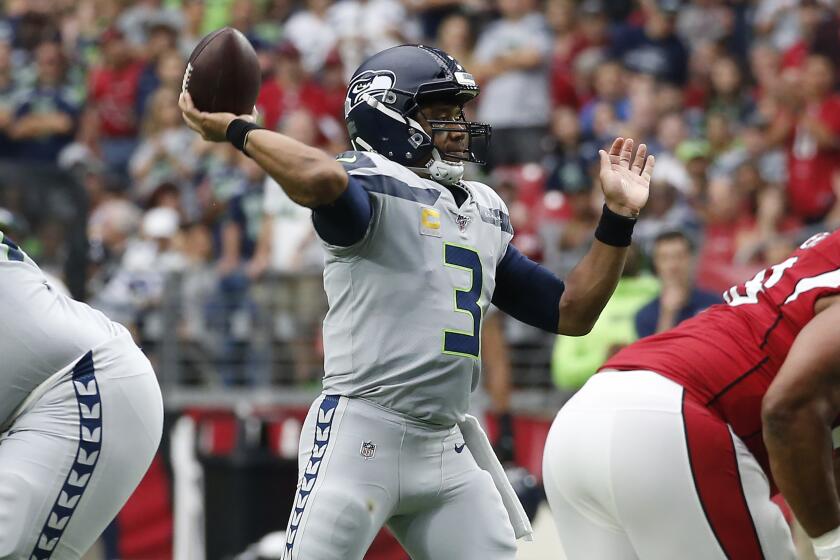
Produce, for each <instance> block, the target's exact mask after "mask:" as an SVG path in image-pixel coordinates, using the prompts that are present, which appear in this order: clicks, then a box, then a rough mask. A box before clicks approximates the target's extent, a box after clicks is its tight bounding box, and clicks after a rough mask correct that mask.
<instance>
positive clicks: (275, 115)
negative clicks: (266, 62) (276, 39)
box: [257, 41, 329, 140]
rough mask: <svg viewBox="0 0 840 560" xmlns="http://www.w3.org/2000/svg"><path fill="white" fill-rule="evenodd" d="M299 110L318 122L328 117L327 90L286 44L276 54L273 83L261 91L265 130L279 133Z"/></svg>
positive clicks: (260, 98)
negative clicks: (315, 79) (289, 115)
mask: <svg viewBox="0 0 840 560" xmlns="http://www.w3.org/2000/svg"><path fill="white" fill-rule="evenodd" d="M300 108H302V109H305V110H307V111H309V112H310V113H311V114H312V115H313V116H315V117H316V118H318V117H322V116H329V108H328V103H327V99H326V95H325V93H324V90H323V89H322V88H321V86H319V85H318V84H317V83H316V82H315V81H313V80H312V79H311V78H310V77H309V76H308V75H307V73H306V70H305V69H304V67H303V63H302V60H301V54H300V51H298V50H297V48H296V47H295V46H294V45H293V44H292V43H291V42H289V41H284V42H283V43H281V44H280V45H279V46H278V47H277V50H276V53H275V60H274V74H273V76H272V79H270V80H268V81H266V82H264V83H263V84H262V87H261V88H260V93H259V96H258V97H257V109H258V111H259V113H260V115H262V118H263V124H264V126H265V127H266V128H269V129H272V130H276V129H277V128H278V127H279V125H280V122H281V120H282V119H283V117H284V116H285V115H286V114H287V113H289V112H291V111H294V110H296V109H300ZM319 140H320V139H319Z"/></svg>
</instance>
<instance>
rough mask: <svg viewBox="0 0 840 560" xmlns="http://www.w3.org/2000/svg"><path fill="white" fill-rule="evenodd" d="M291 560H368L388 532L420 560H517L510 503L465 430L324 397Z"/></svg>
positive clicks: (306, 437)
mask: <svg viewBox="0 0 840 560" xmlns="http://www.w3.org/2000/svg"><path fill="white" fill-rule="evenodd" d="M298 464H299V472H300V480H299V486H298V492H297V495H296V497H295V504H294V506H293V509H292V513H291V517H290V519H289V526H288V529H287V531H286V538H287V544H286V547H287V548H286V554H285V556H284V558H285V559H286V560H361V559H362V558H363V557H364V554H365V551H367V549H368V547H369V546H370V543H371V541H373V538H374V537H375V536H376V534H377V532H378V531H379V529H380V528H381V527H382V526H383V524H385V523H387V524H388V527H389V528H390V529H391V531H392V532H393V533H394V535H395V536H396V537H397V539H398V540H399V541H400V543H401V544H402V545H403V547H404V548H405V550H406V551H407V552H408V553H409V555H410V556H411V558H412V559H413V560H443V559H452V560H456V559H457V560H513V559H514V557H515V555H516V543H515V538H514V534H513V528H512V527H511V524H510V520H509V518H508V514H507V512H506V511H505V508H504V505H503V504H502V498H501V496H500V495H499V492H498V491H497V490H496V487H495V486H494V484H493V481H492V479H491V477H490V475H489V474H488V473H487V472H485V471H483V470H481V469H479V468H478V465H476V462H475V460H474V459H473V457H472V455H471V454H470V451H469V448H467V447H466V446H465V445H464V439H463V437H462V436H461V432H460V430H459V429H458V427H457V426H453V427H452V428H443V429H433V428H430V427H429V426H427V425H423V424H421V423H419V422H416V421H414V420H412V419H409V418H406V417H405V416H402V415H399V414H396V413H394V412H392V411H389V410H386V409H384V408H381V407H379V406H377V405H375V404H372V403H370V402H368V401H366V400H363V399H349V398H347V397H336V396H321V397H319V398H318V399H317V400H316V401H315V402H314V403H313V404H312V407H311V408H310V410H309V415H308V416H307V418H306V422H305V423H304V426H303V431H302V432H301V439H300V459H299V463H298Z"/></svg>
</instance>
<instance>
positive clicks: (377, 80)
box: [344, 45, 490, 184]
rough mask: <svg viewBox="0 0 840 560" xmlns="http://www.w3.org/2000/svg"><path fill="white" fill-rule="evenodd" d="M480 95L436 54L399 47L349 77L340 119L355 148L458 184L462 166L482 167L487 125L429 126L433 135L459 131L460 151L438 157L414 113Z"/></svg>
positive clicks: (461, 72)
mask: <svg viewBox="0 0 840 560" xmlns="http://www.w3.org/2000/svg"><path fill="white" fill-rule="evenodd" d="M478 93H479V87H478V84H476V83H475V79H474V78H473V76H472V75H471V74H470V73H469V72H467V71H466V70H465V69H464V67H463V66H461V65H460V64H459V63H458V61H457V60H455V59H454V58H453V57H451V56H450V55H448V54H446V53H445V52H444V51H442V50H440V49H436V48H434V47H427V46H424V45H400V46H397V47H392V48H390V49H386V50H384V51H382V52H379V53H377V54H375V55H373V56H372V57H370V58H368V59H367V60H366V61H365V62H364V63H362V65H361V66H359V68H358V69H357V70H356V72H355V73H354V74H353V77H352V79H351V80H350V85H349V86H348V88H347V97H346V98H345V101H344V117H345V120H346V121H347V130H348V132H349V133H350V141H351V142H352V144H353V147H354V149H356V150H363V151H371V152H377V153H379V154H382V155H383V156H385V157H387V158H388V159H390V160H392V161H395V162H397V163H400V164H402V165H405V166H406V167H409V168H412V169H414V170H415V171H423V172H426V173H429V175H430V176H431V177H432V178H433V179H435V180H437V181H439V182H441V183H445V184H454V183H457V182H458V181H460V179H461V176H462V175H463V162H464V161H469V162H475V163H479V164H483V163H484V153H486V148H487V146H488V145H489V140H490V126H489V125H486V124H481V123H476V122H470V121H467V120H465V119H464V117H463V115H462V116H461V117H460V119H459V120H432V119H427V122H428V123H429V125H430V126H431V128H432V131H433V133H435V132H453V131H456V132H463V133H464V134H465V135H466V137H467V148H466V151H464V152H446V153H440V152H439V150H438V149H436V148H435V146H434V141H433V139H432V136H431V135H429V134H428V133H427V132H426V131H425V130H423V127H422V126H421V125H420V123H419V122H418V121H417V120H416V115H417V112H418V110H420V109H421V108H422V107H423V106H424V105H425V104H428V103H434V102H447V103H454V104H456V105H458V106H463V105H464V104H465V103H467V102H468V101H470V100H472V99H473V98H475V97H476V96H477V95H478Z"/></svg>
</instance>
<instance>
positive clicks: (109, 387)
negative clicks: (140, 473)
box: [0, 329, 163, 438]
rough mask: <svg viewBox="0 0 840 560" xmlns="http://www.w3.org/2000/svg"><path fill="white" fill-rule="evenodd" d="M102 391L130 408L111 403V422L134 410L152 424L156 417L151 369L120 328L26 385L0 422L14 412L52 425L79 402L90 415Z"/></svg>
mask: <svg viewBox="0 0 840 560" xmlns="http://www.w3.org/2000/svg"><path fill="white" fill-rule="evenodd" d="M105 394H108V395H109V396H110V395H113V397H111V400H112V401H120V402H123V401H124V402H125V404H128V405H130V409H121V408H119V407H118V408H117V409H115V410H114V412H112V414H111V415H110V418H109V421H112V422H116V421H118V420H119V418H120V417H122V416H124V415H132V413H134V412H138V411H139V412H140V413H141V414H143V415H145V416H149V417H150V420H151V421H153V423H155V424H157V423H159V421H158V420H159V419H162V415H163V404H162V398H161V394H160V387H159V386H158V383H157V378H156V376H155V372H154V370H153V368H152V365H151V363H150V362H149V360H148V358H146V356H145V355H144V354H143V352H142V351H141V350H140V349H139V348H138V347H137V346H136V345H135V344H134V341H133V340H132V338H131V335H130V333H129V332H128V331H126V330H124V329H123V332H122V333H120V334H118V335H117V336H113V337H111V338H110V339H108V340H107V341H105V342H103V343H101V344H99V345H98V346H96V347H95V348H92V349H90V350H88V351H86V352H84V353H83V354H81V355H80V356H78V357H76V358H74V359H73V360H72V361H71V362H70V363H69V364H67V365H66V366H64V367H62V368H61V369H59V370H58V371H55V372H54V373H53V374H52V375H50V376H49V377H47V379H46V380H45V381H43V382H42V383H40V384H39V385H38V386H36V387H35V388H34V389H32V390H31V391H29V392H28V394H26V395H25V396H24V398H23V399H22V400H21V401H20V402H19V403H17V405H16V406H15V407H14V408H13V409H12V410H11V411H10V412H9V413H8V414H7V415H6V418H5V421H4V422H3V424H2V426H1V427H0V428H2V429H6V428H9V427H10V426H12V427H14V425H15V423H16V421H17V420H18V419H19V418H20V417H22V416H25V415H27V414H31V413H36V414H37V415H38V416H39V417H42V418H44V419H51V420H52V421H54V422H56V423H57V425H61V424H62V422H63V421H64V420H69V421H70V423H71V424H77V423H78V418H79V414H80V412H79V410H80V409H79V405H80V404H81V405H84V406H82V408H81V411H82V413H83V415H84V414H90V415H95V414H97V411H99V414H101V410H102V408H103V407H104V404H103V403H102V399H103V398H104V395H105ZM97 405H99V406H97ZM88 409H90V410H88ZM82 420H84V418H82ZM158 438H159V434H158Z"/></svg>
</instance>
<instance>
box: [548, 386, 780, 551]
mask: <svg viewBox="0 0 840 560" xmlns="http://www.w3.org/2000/svg"><path fill="white" fill-rule="evenodd" d="M543 478H544V482H545V489H546V493H547V495H548V503H549V506H550V507H551V511H552V513H553V515H554V519H555V522H556V524H557V530H558V531H559V533H560V540H561V543H562V545H563V549H564V550H565V553H566V555H567V557H568V559H569V560H636V559H641V560H675V559H680V560H727V559H729V560H795V558H796V554H795V552H794V547H793V542H792V540H791V535H790V530H789V528H788V525H787V523H786V522H785V520H784V517H783V516H782V513H781V511H780V510H779V508H778V507H777V506H776V504H774V503H773V502H772V501H771V500H770V486H769V483H768V480H767V476H766V475H765V474H764V472H763V471H762V469H761V467H760V466H759V464H758V462H757V461H756V460H755V458H754V457H753V455H752V454H751V453H750V451H749V450H748V449H747V448H746V446H745V445H744V444H743V442H742V441H741V440H740V439H739V438H738V437H737V436H735V435H734V434H733V433H732V432H731V431H730V429H729V426H728V425H727V424H725V423H724V422H723V421H722V420H721V419H719V418H718V417H717V416H715V415H713V414H712V413H711V412H710V411H709V410H708V409H706V408H705V407H703V406H701V405H699V404H695V403H694V402H693V401H692V400H690V399H687V398H684V394H683V388H682V386H680V385H678V384H677V383H674V382H673V381H671V380H669V379H667V378H665V377H662V376H660V375H658V374H656V373H653V372H650V371H635V372H627V371H625V372H604V373H599V374H597V375H595V376H593V377H592V378H591V379H590V380H589V381H587V383H586V385H584V387H583V388H582V389H581V390H580V391H579V392H578V393H577V394H576V395H575V396H574V397H572V399H571V400H569V402H568V403H567V404H566V405H565V406H564V407H563V408H562V409H561V410H560V412H559V413H558V414H557V417H556V418H555V420H554V423H553V425H552V427H551V431H550V432H549V435H548V439H547V441H546V446H545V454H544V457H543Z"/></svg>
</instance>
